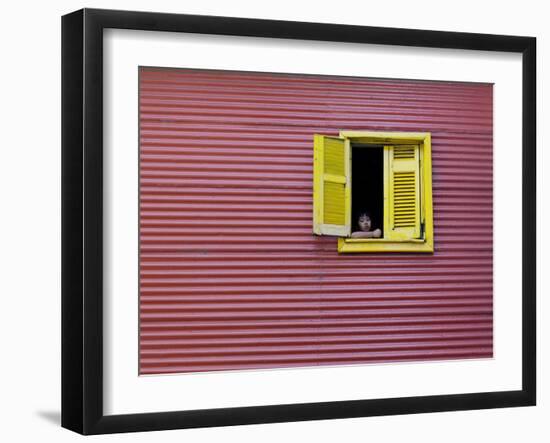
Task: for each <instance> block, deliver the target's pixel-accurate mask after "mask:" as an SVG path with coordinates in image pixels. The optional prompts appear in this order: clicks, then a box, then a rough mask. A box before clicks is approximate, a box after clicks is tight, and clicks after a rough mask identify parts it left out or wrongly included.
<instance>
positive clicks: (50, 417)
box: [36, 411, 61, 426]
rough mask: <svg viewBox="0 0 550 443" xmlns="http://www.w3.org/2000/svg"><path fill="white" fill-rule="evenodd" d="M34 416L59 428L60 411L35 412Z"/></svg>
mask: <svg viewBox="0 0 550 443" xmlns="http://www.w3.org/2000/svg"><path fill="white" fill-rule="evenodd" d="M36 415H37V416H38V417H40V418H42V419H43V420H45V421H47V422H50V423H51V424H54V425H56V426H61V411H36Z"/></svg>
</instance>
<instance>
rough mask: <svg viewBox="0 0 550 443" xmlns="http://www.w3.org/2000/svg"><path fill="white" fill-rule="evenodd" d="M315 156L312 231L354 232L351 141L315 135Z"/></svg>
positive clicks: (326, 233) (320, 232)
mask: <svg viewBox="0 0 550 443" xmlns="http://www.w3.org/2000/svg"><path fill="white" fill-rule="evenodd" d="M313 157H314V159H313V232H314V233H315V234H317V235H334V236H338V237H349V236H350V234H351V172H350V144H349V141H346V140H345V139H343V138H338V137H327V136H324V135H317V134H316V135H315V137H314V156H313Z"/></svg>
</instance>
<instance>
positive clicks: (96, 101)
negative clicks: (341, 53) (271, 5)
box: [62, 9, 536, 434]
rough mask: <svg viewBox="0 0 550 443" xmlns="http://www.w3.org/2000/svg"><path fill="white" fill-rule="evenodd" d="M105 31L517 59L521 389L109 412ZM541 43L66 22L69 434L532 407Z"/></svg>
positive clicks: (126, 16)
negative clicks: (442, 50)
mask: <svg viewBox="0 0 550 443" xmlns="http://www.w3.org/2000/svg"><path fill="white" fill-rule="evenodd" d="M107 28H118V29H132V30H148V31H171V32H192V33H199V34H217V35H227V36H248V37H269V38H279V39H301V40H317V41H330V42H353V43H368V44H377V45H397V46H411V47H425V48H454V49H469V50H482V51H501V52H509V53H520V54H522V69H523V79H522V92H523V96H522V131H523V132H522V134H523V135H522V144H523V145H522V158H523V164H522V185H523V189H522V196H523V200H522V205H523V206H522V222H523V233H522V239H523V246H522V248H523V251H522V254H523V256H522V389H520V390H517V391H503V392H478V393H464V394H455V395H433V396H418V397H402V398H389V399H384V398H382V399H369V400H356V401H332V402H322V403H306V404H280V405H265V406H260V407H236V408H223V409H208V410H191V411H167V412H160V413H140V414H129V415H104V412H103V406H102V405H103V334H102V328H103V317H102V315H103V314H102V313H103V299H102V282H103V275H102V269H103V246H102V245H103V227H102V220H103V210H102V205H103V198H102V195H103V181H102V178H103V166H102V165H103V148H102V137H103V111H102V109H103V31H104V30H105V29H107ZM535 85H536V39H535V38H533V37H516V36H503V35H485V34H471V33H456V32H440V31H424V30H411V29H391V28H379V27H364V26H348V25H339V24H319V23H301V22H287V21H275V20H256V19H244V18H230V17H210V16H196V15H181V14H164V13H150V12H127V11H110V10H97V9H83V10H79V11H76V12H73V13H71V14H68V15H65V16H64V17H63V18H62V426H63V427H65V428H68V429H71V430H73V431H76V432H79V433H81V434H105V433H116V432H132V431H151V430H162V429H179V428H194V427H211V426H228V425H239V424H252V423H272V422H284V421H300V420H319V419H330V418H346V417H363V416H379V415H390V414H413V413H424V412H436V411H458V410H468V409H485V408H501V407H513V406H530V405H535V403H536V352H535V350H536V303H535V300H536V278H535V277H536V275H535V272H536V271H535V269H536V207H535V204H536V149H535V148H536V144H535V141H536V118H535V117H536V89H535Z"/></svg>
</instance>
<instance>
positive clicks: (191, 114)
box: [140, 68, 493, 374]
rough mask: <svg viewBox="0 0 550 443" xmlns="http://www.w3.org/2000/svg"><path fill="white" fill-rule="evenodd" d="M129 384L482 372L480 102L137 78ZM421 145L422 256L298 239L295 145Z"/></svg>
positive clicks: (461, 91)
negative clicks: (351, 141) (180, 378)
mask: <svg viewBox="0 0 550 443" xmlns="http://www.w3.org/2000/svg"><path fill="white" fill-rule="evenodd" d="M140 79H141V80H140V111H141V115H140V159H141V163H140V165H141V172H140V208H141V209H140V210H141V213H140V371H141V373H142V374H155V373H173V372H189V371H213V370H231V369H244V368H274V367H288V366H311V365H335V364H357V363H369V362H388V361H404V360H431V359H459V358H478V357H491V356H492V352H493V351H492V349H493V338H492V327H493V324H492V309H493V308H492V289H493V283H492V273H493V267H492V252H493V250H492V234H493V232H492V225H493V224H492V195H493V192H492V191H493V189H492V186H493V174H492V86H491V85H485V84H459V83H447V82H420V81H397V80H377V79H365V78H347V77H328V76H305V75H280V74H262V73H238V72H219V71H200V70H161V69H149V68H147V69H145V68H144V69H142V71H141V76H140ZM341 129H348V130H350V129H357V130H360V129H363V130H392V131H429V132H431V133H432V143H433V145H432V149H433V199H434V225H435V233H434V236H435V249H436V251H435V253H434V254H433V255H419V254H396V253H393V254H383V253H376V254H374V253H371V254H358V255H340V256H339V255H338V253H337V248H336V243H337V241H336V239H334V238H329V237H316V236H314V235H312V156H313V134H314V133H322V134H327V135H337V134H338V131H339V130H341Z"/></svg>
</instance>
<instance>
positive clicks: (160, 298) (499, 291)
mask: <svg viewBox="0 0 550 443" xmlns="http://www.w3.org/2000/svg"><path fill="white" fill-rule="evenodd" d="M535 59H536V41H535V39H534V38H532V37H516V36H501V35H484V34H468V33H454V32H439V31H437V32H436V31H426V30H411V29H390V28H375V27H363V26H349V25H340V24H319V23H301V22H282V21H271V20H256V19H244V18H228V17H209V16H193V15H177V14H160V13H149V12H125V11H109V10H95V9H84V10H80V11H76V12H74V13H72V14H69V15H66V16H64V17H63V20H62V173H63V177H62V188H63V189H62V223H63V225H62V255H63V261H62V272H63V275H62V426H64V427H66V428H68V429H71V430H73V431H76V432H79V433H82V434H103V433H114V432H131V431H149V430H161V429H178V428H191V427H208V426H227V425H238V424H251V423H270V422H283V421H299V420H319V419H329V418H346V417H363V416H376V415H389V414H411V413H422V412H434V411H456V410H466V409H485V408H500V407H514V406H529V405H534V404H535V399H536V372H535V368H536V355H535V348H536V346H535V330H536V324H535V320H536V316H535V295H536V294H535V287H536V285H535V262H536V250H535V246H536V217H535V202H536V186H535V183H536V181H535V169H536V168H535V165H536V159H535V139H536V136H535V131H536V125H535V121H536V119H535V112H536V102H535V95H536V94H535V72H536V69H535Z"/></svg>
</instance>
